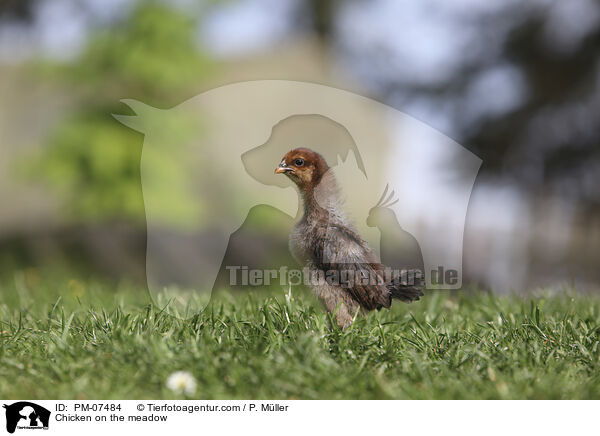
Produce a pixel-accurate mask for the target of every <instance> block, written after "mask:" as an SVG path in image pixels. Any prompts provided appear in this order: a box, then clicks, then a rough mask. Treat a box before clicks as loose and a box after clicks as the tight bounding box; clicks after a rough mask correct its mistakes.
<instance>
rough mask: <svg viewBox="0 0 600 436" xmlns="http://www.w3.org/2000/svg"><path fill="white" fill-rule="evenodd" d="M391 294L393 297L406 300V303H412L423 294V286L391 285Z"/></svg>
mask: <svg viewBox="0 0 600 436" xmlns="http://www.w3.org/2000/svg"><path fill="white" fill-rule="evenodd" d="M389 290H390V293H391V294H390V295H391V297H392V299H396V300H400V301H404V302H405V303H412V302H413V301H418V300H419V299H420V298H421V297H422V296H423V295H425V294H423V291H422V290H421V288H418V287H416V286H405V285H390V286H389Z"/></svg>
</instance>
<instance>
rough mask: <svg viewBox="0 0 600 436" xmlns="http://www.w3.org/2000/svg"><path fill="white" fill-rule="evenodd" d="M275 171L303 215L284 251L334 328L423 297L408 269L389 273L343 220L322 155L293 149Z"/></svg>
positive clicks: (332, 180)
mask: <svg viewBox="0 0 600 436" xmlns="http://www.w3.org/2000/svg"><path fill="white" fill-rule="evenodd" d="M275 173H277V174H285V175H286V176H287V177H289V178H290V179H291V180H292V181H293V182H294V183H295V184H296V186H297V187H298V189H299V190H300V193H301V196H302V200H303V205H304V215H303V216H302V218H301V219H300V221H299V222H298V223H296V225H295V226H294V228H293V230H292V232H291V234H290V250H291V252H292V255H293V256H294V257H295V258H296V260H297V261H298V262H299V263H300V264H301V265H303V266H305V267H307V268H308V270H309V271H310V284H311V287H312V288H313V291H314V292H315V294H316V295H317V297H318V298H319V299H320V300H321V301H323V303H324V304H325V307H326V308H327V310H329V312H330V313H332V314H334V316H335V319H336V321H337V324H338V326H339V327H340V328H346V327H348V326H349V325H350V324H351V323H352V321H353V319H354V317H355V316H356V315H357V314H358V313H366V312H368V311H371V310H374V309H381V308H382V307H385V308H389V307H390V306H391V304H392V299H399V300H402V301H404V302H407V303H409V302H411V301H415V300H418V299H419V297H421V296H422V295H423V292H422V291H421V289H420V286H419V285H420V284H421V283H420V281H421V280H420V276H419V275H418V274H417V281H418V282H419V283H418V284H416V283H412V282H413V280H412V278H413V277H414V271H411V272H408V274H405V275H402V276H400V275H397V274H396V275H393V274H390V272H391V271H390V269H389V268H386V267H385V266H384V265H382V264H381V263H380V262H379V260H378V259H377V256H375V254H374V253H373V251H372V250H371V249H370V248H369V246H368V244H367V243H366V242H365V241H364V240H363V239H362V237H361V236H360V235H359V234H358V233H357V231H356V230H355V229H354V226H353V225H352V224H351V223H350V221H349V220H348V219H347V218H346V216H345V214H344V211H343V209H342V206H341V202H340V193H339V190H338V186H337V184H336V181H335V177H334V175H333V171H330V168H329V166H328V165H327V162H326V161H325V159H324V158H323V156H321V155H320V154H319V153H316V152H314V151H313V150H310V149H308V148H296V149H294V150H291V151H289V152H288V153H287V154H286V155H285V156H284V157H283V160H282V161H281V163H280V164H279V166H278V167H277V168H276V169H275ZM351 194H352V193H347V195H351ZM323 278H324V279H325V280H323Z"/></svg>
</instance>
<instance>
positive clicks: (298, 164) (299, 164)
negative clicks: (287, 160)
mask: <svg viewBox="0 0 600 436" xmlns="http://www.w3.org/2000/svg"><path fill="white" fill-rule="evenodd" d="M294 165H296V166H297V167H301V166H302V165H304V159H296V160H295V161H294Z"/></svg>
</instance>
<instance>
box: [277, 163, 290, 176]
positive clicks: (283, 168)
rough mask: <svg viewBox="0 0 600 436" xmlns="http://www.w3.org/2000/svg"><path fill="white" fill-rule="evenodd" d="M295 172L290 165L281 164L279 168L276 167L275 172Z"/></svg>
mask: <svg viewBox="0 0 600 436" xmlns="http://www.w3.org/2000/svg"><path fill="white" fill-rule="evenodd" d="M288 171H289V172H294V170H293V169H291V168H290V167H284V166H281V165H279V166H278V167H277V168H275V174H283V173H287V172H288Z"/></svg>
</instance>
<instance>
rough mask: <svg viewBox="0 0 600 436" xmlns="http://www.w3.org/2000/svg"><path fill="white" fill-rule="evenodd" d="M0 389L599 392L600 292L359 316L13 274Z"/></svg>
mask: <svg viewBox="0 0 600 436" xmlns="http://www.w3.org/2000/svg"><path fill="white" fill-rule="evenodd" d="M0 296H1V299H0V398H3V399H17V398H18V399H33V400H35V399H82V400H83V399H142V398H143V399H151V398H152V399H171V398H187V397H186V396H185V394H176V393H174V392H173V391H171V390H169V388H168V387H167V386H166V380H167V379H168V377H169V375H170V374H172V373H174V372H176V371H187V372H189V373H191V374H192V375H193V377H194V378H195V379H196V381H197V389H196V392H195V394H193V395H190V396H189V398H198V399H250V398H252V399H590V398H595V399H598V398H600V346H599V343H600V296H591V295H578V294H576V293H575V292H574V291H572V290H564V291H563V292H560V293H556V294H551V293H549V292H545V291H543V290H540V291H537V292H534V293H532V294H530V295H529V296H527V297H523V296H518V295H510V296H497V295H493V294H490V293H486V292H483V291H480V290H475V289H471V290H468V291H462V292H428V293H426V295H425V297H424V298H423V299H422V300H421V301H420V302H417V303H413V304H411V305H404V304H401V303H396V304H395V305H394V307H393V310H391V311H385V310H383V311H380V312H374V313H372V314H370V315H369V316H367V317H364V318H359V319H358V320H357V321H356V322H355V323H354V324H353V325H352V326H351V327H350V328H349V329H347V330H345V331H340V330H338V329H337V328H332V327H330V322H329V321H330V320H329V319H328V315H327V314H326V313H325V312H324V310H323V309H322V308H321V306H320V304H319V303H318V302H317V301H316V300H315V299H314V298H313V297H312V296H311V295H310V292H309V291H308V290H307V289H304V288H294V289H292V290H291V293H288V290H283V289H281V290H278V289H275V290H270V291H263V292H256V293H243V294H242V293H238V294H231V293H230V292H227V291H225V292H221V293H219V294H218V295H215V296H213V299H212V300H211V302H210V303H209V304H208V305H207V306H206V308H205V309H204V310H203V311H201V312H197V313H191V314H188V315H189V316H181V315H178V314H177V313H174V312H173V311H171V310H169V307H168V303H164V304H162V303H161V304H154V303H152V301H151V299H150V297H149V295H148V293H147V291H146V290H145V289H144V288H143V287H142V286H139V285H131V284H125V283H122V284H119V285H114V284H106V283H102V282H100V281H95V280H74V279H71V280H69V279H60V278H54V279H51V280H50V279H44V278H42V279H35V280H33V282H32V280H31V279H28V276H27V274H23V275H17V276H15V279H14V280H10V281H5V282H4V283H3V284H2V288H1V289H0Z"/></svg>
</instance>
